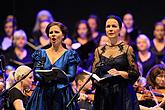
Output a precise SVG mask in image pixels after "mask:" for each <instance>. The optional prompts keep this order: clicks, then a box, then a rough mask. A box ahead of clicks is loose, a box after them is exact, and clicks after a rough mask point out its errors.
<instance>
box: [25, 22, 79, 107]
mask: <svg viewBox="0 0 165 110" xmlns="http://www.w3.org/2000/svg"><path fill="white" fill-rule="evenodd" d="M45 31H46V34H47V35H48V36H49V38H50V42H51V45H52V46H51V47H50V48H48V49H40V50H37V51H35V52H34V53H33V54H32V58H33V60H34V66H37V65H40V63H41V62H42V59H43V58H45V60H44V65H43V68H42V69H45V70H50V69H52V67H57V68H59V69H61V70H63V71H64V72H65V73H66V75H67V77H68V79H69V82H63V81H62V82H56V81H54V80H52V81H49V82H44V81H42V80H41V81H39V84H38V85H37V87H36V88H35V90H34V92H33V94H32V96H31V97H30V100H29V102H28V105H27V108H26V109H27V110H79V106H78V105H77V103H76V100H74V101H73V102H72V103H71V104H70V106H69V107H68V108H66V105H67V104H68V102H69V101H70V100H71V98H72V97H73V95H74V93H73V91H72V87H71V84H70V82H72V81H73V80H74V79H75V75H76V68H77V64H78V63H79V61H80V59H79V57H78V54H77V53H76V52H75V51H74V50H66V49H65V48H64V47H63V45H62V41H63V39H64V37H65V36H66V34H67V28H66V27H65V26H64V25H63V24H62V23H60V22H52V23H50V24H49V25H48V26H47V28H46V30H45ZM54 74H56V73H54ZM35 76H36V79H37V75H35Z"/></svg>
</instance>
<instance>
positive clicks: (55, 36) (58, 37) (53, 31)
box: [49, 25, 64, 45]
mask: <svg viewBox="0 0 165 110" xmlns="http://www.w3.org/2000/svg"><path fill="white" fill-rule="evenodd" d="M49 38H50V42H51V43H52V45H59V44H61V43H62V40H63V38H64V35H63V33H62V31H61V29H60V27H59V26H57V25H55V26H52V27H51V28H50V29H49Z"/></svg>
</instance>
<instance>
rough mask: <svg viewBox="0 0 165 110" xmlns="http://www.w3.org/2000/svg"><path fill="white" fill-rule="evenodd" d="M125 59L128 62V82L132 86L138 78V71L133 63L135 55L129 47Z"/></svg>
mask: <svg viewBox="0 0 165 110" xmlns="http://www.w3.org/2000/svg"><path fill="white" fill-rule="evenodd" d="M127 58H128V62H129V68H128V81H129V82H130V83H131V84H134V83H135V82H136V80H137V79H138V77H139V76H140V73H139V71H138V67H137V64H136V61H135V55H134V52H133V48H132V47H130V46H129V47H128V51H127Z"/></svg>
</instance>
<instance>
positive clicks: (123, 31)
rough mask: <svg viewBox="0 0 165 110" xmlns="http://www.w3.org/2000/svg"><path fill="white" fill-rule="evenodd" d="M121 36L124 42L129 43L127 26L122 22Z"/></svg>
mask: <svg viewBox="0 0 165 110" xmlns="http://www.w3.org/2000/svg"><path fill="white" fill-rule="evenodd" d="M120 38H121V40H123V41H124V42H126V43H129V38H128V33H127V28H126V26H125V24H124V23H122V27H121V30H120Z"/></svg>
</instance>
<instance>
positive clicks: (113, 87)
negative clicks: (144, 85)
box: [93, 42, 139, 110]
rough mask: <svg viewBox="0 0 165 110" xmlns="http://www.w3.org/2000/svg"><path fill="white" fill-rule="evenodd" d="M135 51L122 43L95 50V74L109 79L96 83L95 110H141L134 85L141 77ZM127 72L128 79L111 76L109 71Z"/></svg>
mask: <svg viewBox="0 0 165 110" xmlns="http://www.w3.org/2000/svg"><path fill="white" fill-rule="evenodd" d="M134 57H135V56H134V54H133V49H132V47H131V46H128V45H126V44H125V43H123V42H121V43H119V44H117V45H113V46H112V45H110V44H109V45H108V44H107V45H105V46H102V47H98V48H97V49H96V50H95V58H94V63H93V72H94V73H95V74H97V75H98V76H99V77H101V78H102V77H105V76H109V78H107V79H105V80H102V81H100V82H97V83H96V91H95V98H94V108H93V109H94V110H139V103H138V100H137V97H136V93H135V91H134V88H133V84H134V83H135V81H136V80H137V79H138V77H139V72H138V69H137V65H136V63H135V60H134V59H135V58H134ZM113 68H115V69H116V70H118V71H126V72H127V73H128V78H127V79H125V78H123V77H122V76H110V75H109V74H108V72H107V71H108V70H110V69H113Z"/></svg>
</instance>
